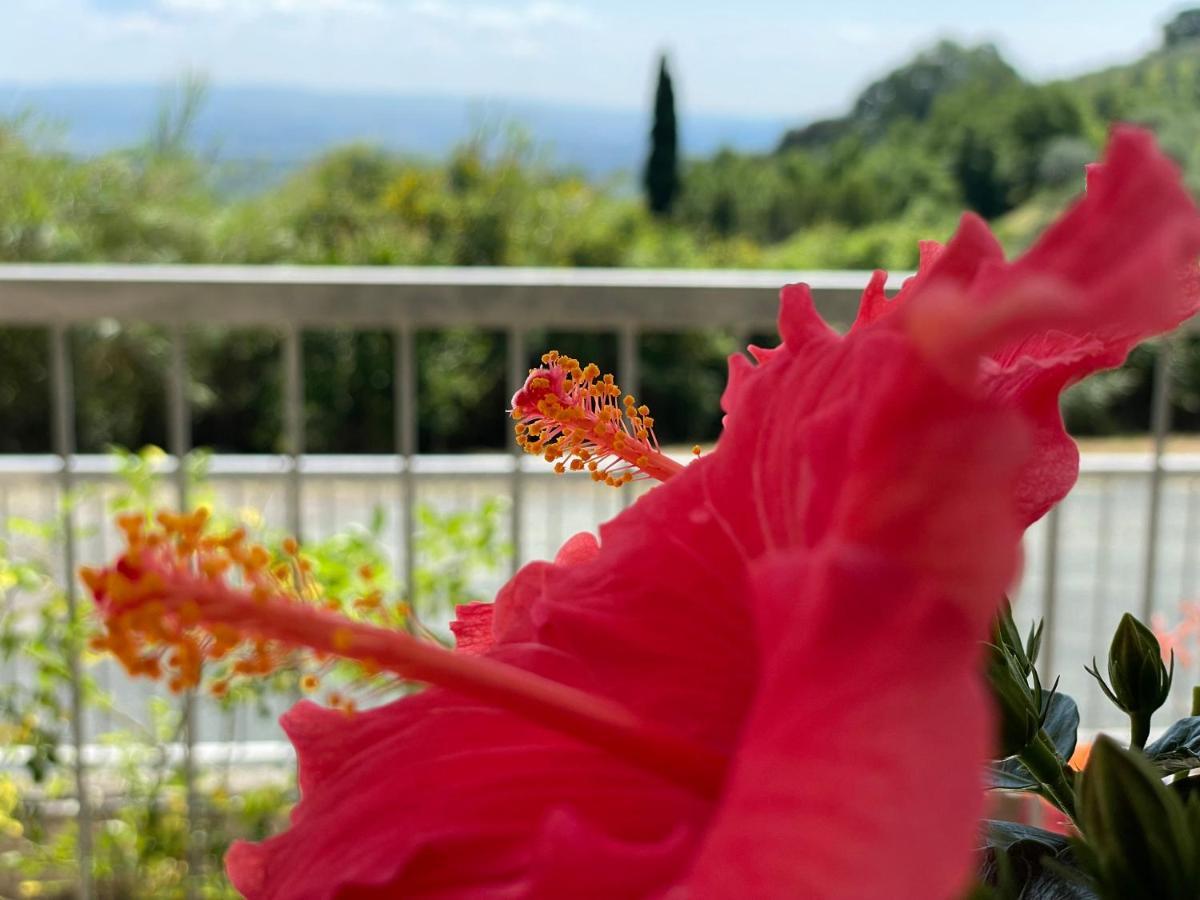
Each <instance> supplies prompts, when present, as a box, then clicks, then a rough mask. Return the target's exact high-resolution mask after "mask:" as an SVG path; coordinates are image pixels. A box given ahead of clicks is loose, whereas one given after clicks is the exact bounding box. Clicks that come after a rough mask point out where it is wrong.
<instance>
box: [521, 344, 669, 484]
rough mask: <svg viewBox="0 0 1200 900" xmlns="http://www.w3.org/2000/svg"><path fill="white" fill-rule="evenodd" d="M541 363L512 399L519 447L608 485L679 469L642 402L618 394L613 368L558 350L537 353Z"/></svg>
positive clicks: (561, 468)
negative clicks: (610, 371) (665, 450)
mask: <svg viewBox="0 0 1200 900" xmlns="http://www.w3.org/2000/svg"><path fill="white" fill-rule="evenodd" d="M542 363H543V366H542V367H541V368H537V369H531V370H530V371H529V377H528V378H527V379H526V380H525V385H524V387H522V388H521V390H519V391H517V393H516V394H515V395H514V396H513V399H512V413H511V414H512V417H513V418H514V419H516V420H517V424H516V425H515V426H514V427H513V431H514V432H515V433H516V438H517V443H518V444H519V445H520V446H521V448H522V449H523V450H525V452H526V453H531V454H533V455H534V456H540V457H542V458H543V459H544V460H546V462H551V463H554V470H555V471H556V472H558V473H559V474H562V473H564V472H566V471H568V470H569V471H572V472H581V471H584V470H587V471H588V472H590V473H591V477H592V480H593V481H598V482H603V483H604V484H607V485H611V486H612V487H620V486H621V485H623V484H628V483H629V482H631V481H633V480H635V479H637V478H655V479H657V480H659V481H666V480H667V479H668V478H670V477H671V476H672V475H675V474H678V473H679V472H681V471H683V466H682V465H681V464H680V463H678V462H676V461H675V460H673V459H671V457H669V456H667V455H666V454H665V453H663V452H662V450H661V448H660V447H659V445H658V438H657V437H655V435H654V419H653V418H652V417H651V415H650V409H649V407H647V406H645V405H638V402H637V401H636V400H635V399H634V398H633V397H632V396H631V395H630V394H625V395H624V397H622V393H621V388H620V387H618V386H617V384H616V382H615V381H614V379H613V376H612V375H601V373H600V367H599V366H597V365H596V364H595V363H588V364H587V365H586V366H581V365H580V364H579V360H577V359H573V358H572V357H570V356H563V355H561V354H560V353H559V352H558V351H557V350H551V351H549V352H548V353H544V354H543V355H542Z"/></svg>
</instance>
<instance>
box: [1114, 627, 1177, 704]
mask: <svg viewBox="0 0 1200 900" xmlns="http://www.w3.org/2000/svg"><path fill="white" fill-rule="evenodd" d="M1172 669H1174V660H1172ZM1171 675H1172V672H1168V671H1167V667H1166V666H1165V665H1163V659H1162V649H1161V648H1160V647H1159V645H1158V639H1157V638H1156V637H1155V636H1154V632H1152V631H1151V630H1150V629H1149V628H1147V627H1146V626H1145V625H1143V624H1142V623H1141V622H1139V621H1138V620H1137V619H1135V618H1134V617H1133V616H1131V615H1130V614H1129V613H1125V615H1124V616H1122V617H1121V624H1120V625H1118V626H1117V633H1116V634H1115V635H1113V640H1112V646H1111V647H1110V648H1109V651H1108V679H1109V684H1110V685H1111V687H1112V691H1113V693H1114V694H1116V695H1117V701H1118V704H1119V705H1120V706H1121V708H1122V709H1124V710H1125V711H1126V712H1141V713H1152V712H1154V711H1155V710H1156V709H1158V708H1159V707H1160V706H1162V705H1163V704H1164V703H1165V702H1166V700H1167V694H1169V693H1170V691H1171Z"/></svg>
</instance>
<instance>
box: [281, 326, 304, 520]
mask: <svg viewBox="0 0 1200 900" xmlns="http://www.w3.org/2000/svg"><path fill="white" fill-rule="evenodd" d="M283 417H284V418H283V423H284V425H283V427H284V443H285V447H286V452H287V457H288V474H287V487H286V488H285V496H286V499H287V527H288V531H289V532H291V535H292V537H294V538H295V539H296V540H297V541H300V540H303V533H302V532H303V525H304V520H303V509H304V500H303V479H302V477H301V472H300V460H301V457H303V455H304V438H305V435H304V346H303V333H302V332H301V330H300V326H299V325H297V324H295V323H289V324H288V325H287V327H285V328H284V332H283Z"/></svg>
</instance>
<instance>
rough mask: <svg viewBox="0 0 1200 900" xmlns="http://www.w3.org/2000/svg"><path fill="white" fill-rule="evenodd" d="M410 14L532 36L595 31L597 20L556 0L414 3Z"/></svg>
mask: <svg viewBox="0 0 1200 900" xmlns="http://www.w3.org/2000/svg"><path fill="white" fill-rule="evenodd" d="M408 10H409V12H410V13H412V14H414V15H417V16H421V17H424V18H426V19H430V20H433V21H437V22H445V23H447V24H453V25H458V26H462V27H467V28H474V29H478V30H480V31H494V32H505V33H514V32H529V31H534V30H541V29H543V28H549V27H565V28H594V27H596V25H597V21H596V18H595V16H593V15H592V14H591V13H590V12H588V11H587V10H585V9H582V8H581V7H578V6H573V5H570V4H566V3H561V2H556V0H534V2H531V3H526V4H525V5H523V6H521V5H516V4H514V5H507V6H499V5H493V4H486V3H453V4H452V3H448V2H446V0H413V2H412V3H410V4H409V6H408Z"/></svg>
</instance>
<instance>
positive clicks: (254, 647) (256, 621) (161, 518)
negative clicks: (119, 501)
mask: <svg viewBox="0 0 1200 900" xmlns="http://www.w3.org/2000/svg"><path fill="white" fill-rule="evenodd" d="M117 526H118V528H119V529H120V531H121V533H122V535H123V537H124V538H125V542H126V544H127V548H126V550H125V552H124V553H123V554H122V555H121V556H120V557H118V558H117V560H116V561H115V562H114V563H113V564H112V565H111V566H108V567H106V568H103V569H92V568H84V569H82V570H81V571H80V579H81V581H82V582H83V583H84V585H85V586H86V587H87V589H88V591H89V592H90V593H91V594H92V597H93V598H94V600H95V603H96V607H97V610H98V611H99V613H100V615H101V619H102V622H103V629H104V630H103V632H102V633H100V634H96V635H94V636H92V638H91V639H90V640H89V642H88V646H89V649H91V650H92V651H95V652H106V653H110V654H112V655H113V656H114V657H116V659H117V660H118V661H119V662H120V663H121V664H122V665H123V666H124V668H125V669H126V670H127V671H128V672H129V673H130V674H131V675H135V676H146V677H150V678H162V679H164V680H165V681H166V682H167V684H168V686H169V687H170V689H171V690H172V691H175V692H179V691H185V690H191V689H194V688H197V687H199V686H200V685H201V683H202V681H204V680H207V682H208V690H209V691H210V692H211V693H212V694H213V695H214V696H217V697H221V696H224V695H225V694H226V693H228V691H229V689H230V679H231V678H234V677H238V676H245V677H261V676H264V675H269V674H271V673H272V672H275V671H277V670H279V669H280V668H283V667H292V666H294V665H296V664H297V663H299V662H300V661H301V657H300V656H299V655H298V651H297V649H296V646H297V644H298V643H299V644H303V642H302V641H299V642H298V641H295V640H293V636H292V635H289V634H285V635H282V636H281V637H276V636H275V635H274V634H270V633H268V632H269V629H267V628H264V627H263V623H264V622H267V621H268V620H270V619H273V618H275V617H276V616H277V615H278V614H279V613H281V612H284V611H285V610H287V609H289V608H291V609H296V610H297V611H299V610H303V609H314V608H316V607H318V606H320V608H322V609H326V608H327V607H328V603H329V598H324V597H322V595H321V591H320V589H319V587H318V585H317V584H316V582H315V581H314V580H313V577H312V573H311V569H312V565H311V562H310V561H309V560H307V559H305V558H303V557H302V556H301V555H300V548H299V545H298V544H297V543H296V542H295V541H294V540H291V539H287V540H285V541H283V542H282V544H281V550H282V553H283V554H284V556H283V558H282V559H280V558H276V557H274V556H273V555H272V554H271V552H270V551H268V550H267V549H266V548H265V547H262V546H259V545H257V544H250V543H248V542H247V541H246V533H245V530H244V529H241V528H235V529H233V530H232V531H228V532H226V533H221V534H214V533H210V528H211V526H210V522H209V516H208V513H207V511H206V510H203V509H201V510H197V511H195V512H189V513H174V512H170V511H163V512H159V513H157V514H156V515H155V516H153V517H149V516H146V515H144V514H141V513H136V514H126V515H122V516H121V517H120V518H119V519H118V520H117ZM359 575H360V577H361V578H362V579H363V581H364V582H365V583H366V584H367V585H368V590H367V592H366V594H365V595H364V596H362V597H360V598H358V599H357V600H356V601H355V602H353V603H352V604H349V606H350V607H351V608H352V610H353V611H354V613H355V614H356V616H358V617H359V618H357V619H353V620H352V619H346V620H345V621H346V622H348V623H351V624H352V623H353V622H354V621H361V620H362V618H361V617H366V618H367V619H368V620H370V619H382V618H384V617H394V615H395V613H394V611H392V610H387V609H384V608H383V595H382V593H381V592H380V591H378V590H375V589H373V588H371V581H372V579H373V578H374V572H373V571H371V570H370V568H369V567H363V569H362V570H361V571H360V572H359ZM334 603H335V605H337V606H338V609H339V611H341V610H340V604H339V603H338V601H334ZM348 637H349V633H348V632H347V633H345V634H344V635H343V634H342V633H340V632H339V633H338V634H336V635H334V638H335V642H336V643H338V644H343V643H345V642H346V639H347V638H348Z"/></svg>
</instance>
